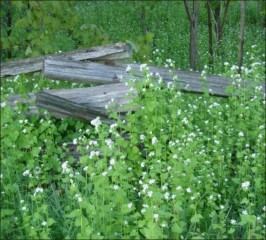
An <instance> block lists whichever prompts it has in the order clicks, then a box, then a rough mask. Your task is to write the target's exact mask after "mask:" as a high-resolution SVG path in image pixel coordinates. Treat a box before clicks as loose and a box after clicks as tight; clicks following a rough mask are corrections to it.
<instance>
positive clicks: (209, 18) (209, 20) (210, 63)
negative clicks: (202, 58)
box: [207, 0, 213, 71]
mask: <svg viewBox="0 0 266 240" xmlns="http://www.w3.org/2000/svg"><path fill="white" fill-rule="evenodd" d="M207 10H208V30H209V68H211V69H212V71H213V41H212V19H211V6H210V0H208V2H207Z"/></svg>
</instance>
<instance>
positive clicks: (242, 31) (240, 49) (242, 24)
mask: <svg viewBox="0 0 266 240" xmlns="http://www.w3.org/2000/svg"><path fill="white" fill-rule="evenodd" d="M245 21H246V1H243V0H242V1H241V17H240V33H239V46H238V61H237V66H238V73H241V67H242V64H243V48H244V34H245Z"/></svg>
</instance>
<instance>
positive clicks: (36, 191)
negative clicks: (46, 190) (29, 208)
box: [34, 187, 43, 196]
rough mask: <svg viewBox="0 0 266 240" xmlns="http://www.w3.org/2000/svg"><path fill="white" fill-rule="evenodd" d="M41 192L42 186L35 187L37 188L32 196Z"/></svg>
mask: <svg viewBox="0 0 266 240" xmlns="http://www.w3.org/2000/svg"><path fill="white" fill-rule="evenodd" d="M42 192H43V188H41V187H37V188H36V189H35V192H34V196H35V195H36V193H42Z"/></svg>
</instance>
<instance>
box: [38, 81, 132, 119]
mask: <svg viewBox="0 0 266 240" xmlns="http://www.w3.org/2000/svg"><path fill="white" fill-rule="evenodd" d="M129 92H130V90H129V88H128V87H127V86H125V84H124V83H114V84H109V85H101V86H97V87H89V88H74V89H67V90H47V91H42V92H39V93H37V95H36V105H37V106H38V107H40V108H45V109H47V110H48V111H49V112H50V113H51V114H53V115H54V114H60V115H62V116H70V117H75V118H78V119H82V120H86V121H91V120H92V119H95V118H96V117H97V116H100V117H101V120H102V121H103V122H105V123H111V122H112V120H110V119H108V113H107V110H106V108H105V106H106V105H108V104H109V103H110V102H111V101H112V99H114V103H115V104H116V106H115V109H116V111H117V112H118V113H120V114H121V115H123V114H125V113H126V111H127V110H126V109H125V108H124V106H125V104H127V103H129V102H130V99H129V97H127V94H128V93H129Z"/></svg>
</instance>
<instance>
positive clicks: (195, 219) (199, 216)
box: [191, 214, 202, 223]
mask: <svg viewBox="0 0 266 240" xmlns="http://www.w3.org/2000/svg"><path fill="white" fill-rule="evenodd" d="M201 218H202V216H201V214H195V215H194V216H193V217H192V218H191V222H192V223H198V222H200V219H201Z"/></svg>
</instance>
